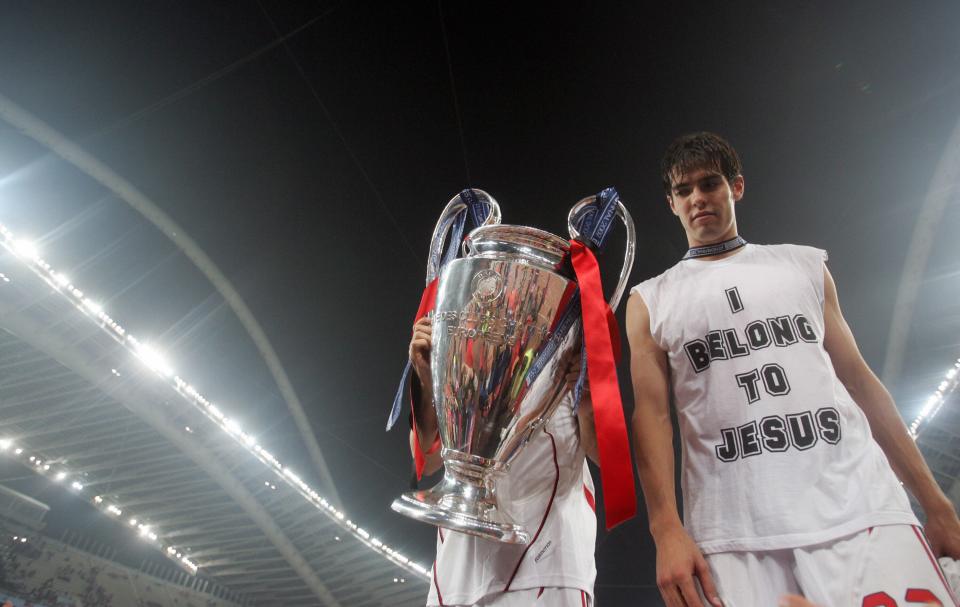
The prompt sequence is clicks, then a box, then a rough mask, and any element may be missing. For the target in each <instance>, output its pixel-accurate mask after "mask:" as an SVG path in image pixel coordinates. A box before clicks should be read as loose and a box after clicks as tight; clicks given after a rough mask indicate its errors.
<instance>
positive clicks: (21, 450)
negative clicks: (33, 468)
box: [13, 447, 23, 455]
mask: <svg viewBox="0 0 960 607" xmlns="http://www.w3.org/2000/svg"><path fill="white" fill-rule="evenodd" d="M13 452H14V453H16V454H17V455H20V454H21V453H23V449H20V448H19V447H18V448H16V449H14V450H13Z"/></svg>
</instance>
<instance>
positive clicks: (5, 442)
mask: <svg viewBox="0 0 960 607" xmlns="http://www.w3.org/2000/svg"><path fill="white" fill-rule="evenodd" d="M11 445H13V441H12V440H10V439H9V438H4V439H0V451H6V450H7V449H9V448H10V446H11Z"/></svg>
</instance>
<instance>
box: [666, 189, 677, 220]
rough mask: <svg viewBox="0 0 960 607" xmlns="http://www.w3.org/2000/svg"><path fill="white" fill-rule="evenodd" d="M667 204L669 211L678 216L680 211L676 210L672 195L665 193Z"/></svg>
mask: <svg viewBox="0 0 960 607" xmlns="http://www.w3.org/2000/svg"><path fill="white" fill-rule="evenodd" d="M667 204H668V205H670V212H672V213H673V214H674V215H677V216H678V217H679V215H680V213H678V212H677V205H675V204H674V203H673V196H671V195H670V194H667Z"/></svg>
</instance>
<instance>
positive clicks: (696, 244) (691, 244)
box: [687, 231, 743, 261]
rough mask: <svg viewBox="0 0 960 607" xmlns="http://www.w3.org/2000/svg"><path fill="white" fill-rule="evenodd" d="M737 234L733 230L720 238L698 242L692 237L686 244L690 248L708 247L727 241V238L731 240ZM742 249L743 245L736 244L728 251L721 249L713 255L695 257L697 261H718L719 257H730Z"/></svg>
mask: <svg viewBox="0 0 960 607" xmlns="http://www.w3.org/2000/svg"><path fill="white" fill-rule="evenodd" d="M738 236H739V234H737V233H736V231H734V232H733V233H728V234H725V235H724V236H722V237H720V238H716V239H711V240H710V241H708V242H699V241H696V240H693V239H687V244H688V245H689V247H690V249H696V248H699V247H709V246H712V245H717V244H720V243H723V242H727V241H729V240H733V239H735V238H737V237H738ZM742 251H743V246H738V247H736V248H734V249H731V250H729V251H721V252H719V253H717V254H715V255H697V256H696V259H697V261H719V260H721V259H726V258H727V257H732V256H734V255H736V254H738V253H740V252H742Z"/></svg>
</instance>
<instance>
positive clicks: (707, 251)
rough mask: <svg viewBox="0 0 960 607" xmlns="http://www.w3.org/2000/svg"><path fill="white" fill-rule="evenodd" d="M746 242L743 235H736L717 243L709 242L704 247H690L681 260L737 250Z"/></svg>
mask: <svg viewBox="0 0 960 607" xmlns="http://www.w3.org/2000/svg"><path fill="white" fill-rule="evenodd" d="M745 244H747V241H746V240H744V239H743V237H742V236H734V237H733V238H731V239H730V240H724V241H723V242H718V243H716V244H708V245H704V246H702V247H690V248H689V249H688V250H687V254H686V255H684V256H683V257H682V258H681V260H683V259H693V258H695V257H709V256H710V255H720V254H721V253H728V252H730V251H735V250H737V249H739V248H740V247H742V246H743V245H745Z"/></svg>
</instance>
